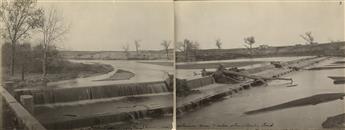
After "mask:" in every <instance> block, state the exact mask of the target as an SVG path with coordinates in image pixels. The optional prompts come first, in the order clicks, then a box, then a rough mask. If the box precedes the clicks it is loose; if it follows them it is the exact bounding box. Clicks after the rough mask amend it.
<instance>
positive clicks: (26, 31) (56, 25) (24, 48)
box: [0, 0, 69, 78]
mask: <svg viewBox="0 0 345 130" xmlns="http://www.w3.org/2000/svg"><path fill="white" fill-rule="evenodd" d="M0 20H1V23H0V24H1V25H2V26H1V37H2V38H3V39H4V41H5V44H3V57H4V56H6V57H9V58H7V60H9V61H10V64H9V67H10V75H11V76H13V75H14V73H15V70H16V64H21V66H25V62H27V61H30V60H34V61H36V60H37V63H41V65H40V66H41V67H42V68H41V72H42V77H43V78H45V77H46V75H47V69H48V63H49V62H50V61H51V59H50V58H51V57H53V56H54V53H57V49H56V45H55V44H56V43H57V42H58V41H60V40H62V39H63V36H64V35H65V33H67V31H68V29H69V27H68V26H66V24H65V23H64V22H63V21H62V18H61V17H59V14H58V12H57V10H56V9H54V8H50V9H48V10H44V9H42V8H39V7H38V6H37V1H36V0H14V1H6V2H5V1H3V2H1V5H0ZM33 35H38V36H39V39H40V41H39V45H37V46H34V47H31V44H30V43H28V42H26V43H24V41H27V40H29V39H30V38H32V36H33ZM5 49H6V50H5ZM17 58H19V59H20V60H17ZM31 58H34V59H31ZM5 59H6V58H5ZM18 61H20V62H22V63H16V62H18ZM5 62H6V61H5ZM24 68H25V67H22V73H24V71H23V70H24Z"/></svg>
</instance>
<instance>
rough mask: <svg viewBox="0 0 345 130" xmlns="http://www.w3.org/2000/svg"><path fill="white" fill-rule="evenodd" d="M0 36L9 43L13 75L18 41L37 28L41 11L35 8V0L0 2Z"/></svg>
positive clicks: (12, 73)
mask: <svg viewBox="0 0 345 130" xmlns="http://www.w3.org/2000/svg"><path fill="white" fill-rule="evenodd" d="M0 4H1V5H0V17H1V21H2V23H0V25H1V26H0V27H1V29H2V30H1V32H4V33H3V34H2V36H3V37H4V38H7V39H9V41H10V42H11V46H12V47H11V51H12V54H11V75H12V76H13V75H14V67H15V51H16V44H17V42H18V40H21V39H25V38H27V37H28V36H29V31H30V30H33V29H35V28H37V27H38V23H39V19H40V17H41V16H42V13H43V12H42V10H41V9H39V8H36V1H35V0H13V1H7V2H5V1H1V2H0Z"/></svg>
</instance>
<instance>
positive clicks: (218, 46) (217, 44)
mask: <svg viewBox="0 0 345 130" xmlns="http://www.w3.org/2000/svg"><path fill="white" fill-rule="evenodd" d="M216 46H217V48H218V49H222V41H220V39H217V40H216Z"/></svg>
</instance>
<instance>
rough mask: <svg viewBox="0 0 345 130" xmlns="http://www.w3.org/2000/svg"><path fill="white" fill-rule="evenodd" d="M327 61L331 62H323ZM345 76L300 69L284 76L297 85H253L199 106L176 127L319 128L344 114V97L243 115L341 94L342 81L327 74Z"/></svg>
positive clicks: (280, 82) (330, 71)
mask: <svg viewBox="0 0 345 130" xmlns="http://www.w3.org/2000/svg"><path fill="white" fill-rule="evenodd" d="M326 62H329V63H325V64H330V63H332V62H331V61H326ZM331 75H333V76H337V75H338V76H339V75H344V69H331V70H317V71H301V72H296V73H292V74H288V75H286V77H291V78H293V79H294V82H295V83H297V84H298V86H296V87H286V86H284V85H282V84H285V82H284V81H273V82H271V83H269V86H268V87H256V88H251V89H249V90H246V91H242V92H241V93H240V94H235V95H232V96H228V97H226V99H225V100H222V101H219V102H216V103H213V104H211V105H209V106H205V107H203V108H200V109H198V110H196V111H194V112H190V113H188V114H185V115H183V116H182V117H180V118H178V119H177V123H178V126H179V125H180V126H181V124H189V125H194V126H200V124H201V125H208V126H211V127H212V126H217V125H222V124H237V126H239V127H241V126H246V124H251V125H254V124H261V125H262V124H264V123H269V124H272V126H270V127H273V128H300V129H303V128H322V126H321V124H322V122H324V121H325V120H326V119H327V118H328V117H330V116H334V115H338V114H342V113H344V104H345V103H344V100H332V101H329V102H324V103H321V104H318V105H305V106H300V107H293V108H289V109H280V110H277V111H269V112H265V113H260V114H254V115H246V114H244V113H245V112H247V111H252V110H258V109H261V108H265V107H269V106H274V105H277V104H281V103H285V102H289V101H293V100H296V99H302V98H305V97H311V96H313V95H317V94H322V93H344V84H333V81H332V80H331V79H329V78H328V76H331Z"/></svg>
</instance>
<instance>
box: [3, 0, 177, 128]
mask: <svg viewBox="0 0 345 130" xmlns="http://www.w3.org/2000/svg"><path fill="white" fill-rule="evenodd" d="M0 16H1V23H0V24H1V26H0V27H1V36H2V37H1V40H0V42H1V47H2V50H1V58H2V59H1V72H2V73H1V79H2V81H1V85H2V87H1V97H2V100H1V104H2V107H1V111H2V112H1V114H0V115H1V128H0V129H4V130H23V129H25V130H45V129H48V130H67V129H74V130H92V129H102V130H103V129H120V130H122V129H167V130H169V129H171V128H172V120H173V82H174V76H173V74H174V66H173V63H174V62H173V60H174V58H173V57H174V55H173V53H174V50H173V49H174V44H173V40H174V37H173V34H174V27H173V22H174V20H173V18H174V16H173V4H172V3H171V2H111V1H109V2H106V1H103V2H97V1H89V2H87V1H85V2H73V1H64V2H51V1H48V2H44V1H36V0H12V1H2V2H1V8H0Z"/></svg>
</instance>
